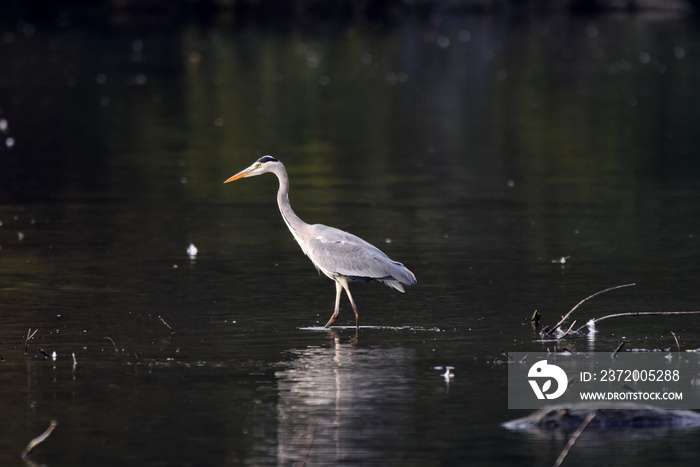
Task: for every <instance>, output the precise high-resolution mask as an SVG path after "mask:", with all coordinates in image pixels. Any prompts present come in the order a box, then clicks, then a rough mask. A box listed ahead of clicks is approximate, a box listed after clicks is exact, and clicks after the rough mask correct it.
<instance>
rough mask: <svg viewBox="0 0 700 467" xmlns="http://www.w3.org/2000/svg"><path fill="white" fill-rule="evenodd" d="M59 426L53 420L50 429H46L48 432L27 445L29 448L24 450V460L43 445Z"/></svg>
mask: <svg viewBox="0 0 700 467" xmlns="http://www.w3.org/2000/svg"><path fill="white" fill-rule="evenodd" d="M57 425H58V422H57V421H56V420H51V423H50V424H49V427H48V428H47V429H46V431H44V432H43V433H42V434H40V435H39V436H37V437H36V438H34V439H33V440H31V441H30V442H29V444H27V447H26V448H25V449H24V451H22V459H27V457H29V454H30V453H31V452H32V450H33V449H34V448H35V447H37V446H38V445H39V444H41V443H43V442H44V441H45V440H46V438H48V437H49V436H51V433H52V432H53V430H54V429H55V428H56V426H57Z"/></svg>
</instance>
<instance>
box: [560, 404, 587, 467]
mask: <svg viewBox="0 0 700 467" xmlns="http://www.w3.org/2000/svg"><path fill="white" fill-rule="evenodd" d="M593 417H595V410H594V411H593V412H589V414H588V415H586V419H585V420H584V421H583V422H581V425H579V427H578V428H577V429H576V431H574V433H573V434H572V435H571V438H569V442H568V443H566V446H564V449H562V451H561V453H560V454H559V457H557V460H556V462H554V467H559V466H560V465H561V463H562V462H564V458H565V457H566V455H567V454H569V451H570V450H571V448H572V446H573V445H574V443H575V442H576V440H577V439H578V437H579V436H581V433H583V430H585V429H586V427H587V426H588V424H589V423H591V420H593Z"/></svg>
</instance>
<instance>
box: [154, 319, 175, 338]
mask: <svg viewBox="0 0 700 467" xmlns="http://www.w3.org/2000/svg"><path fill="white" fill-rule="evenodd" d="M158 319H160V321H161V322H162V323H163V324H165V327H166V328H168V329H170V333H171V334H175V330H174V329H173V328H172V327H170V325H169V324H168V323H166V322H165V320H164V319H163V317H162V316H160V315H158Z"/></svg>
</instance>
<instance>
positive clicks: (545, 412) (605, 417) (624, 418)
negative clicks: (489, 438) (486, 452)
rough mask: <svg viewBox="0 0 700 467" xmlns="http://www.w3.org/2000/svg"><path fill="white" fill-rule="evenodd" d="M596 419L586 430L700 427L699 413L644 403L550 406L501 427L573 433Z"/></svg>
mask: <svg viewBox="0 0 700 467" xmlns="http://www.w3.org/2000/svg"><path fill="white" fill-rule="evenodd" d="M592 411H595V413H596V414H595V417H594V418H593V419H592V420H591V421H590V423H589V424H588V426H587V427H586V430H591V429H593V430H607V429H616V428H650V427H695V426H698V427H700V413H698V412H694V411H692V410H681V409H661V408H658V407H653V406H650V405H644V404H635V403H617V404H608V405H606V404H600V403H599V404H590V403H581V404H562V405H551V406H548V407H545V408H543V409H540V410H537V411H535V412H533V413H531V414H530V415H528V416H526V417H523V418H518V419H515V420H511V421H509V422H506V423H504V424H503V426H504V427H505V428H508V429H509V430H537V431H549V430H551V431H555V430H557V431H573V430H575V429H576V428H578V427H579V426H580V425H581V423H582V422H583V421H584V419H585V418H586V416H587V415H588V414H589V413H590V412H592Z"/></svg>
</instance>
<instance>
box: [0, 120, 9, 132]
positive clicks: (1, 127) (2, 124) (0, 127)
mask: <svg viewBox="0 0 700 467" xmlns="http://www.w3.org/2000/svg"><path fill="white" fill-rule="evenodd" d="M8 128H9V125H8V123H7V119H6V118H0V131H2V132H3V133H5V132H6V131H7V129H8Z"/></svg>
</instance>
